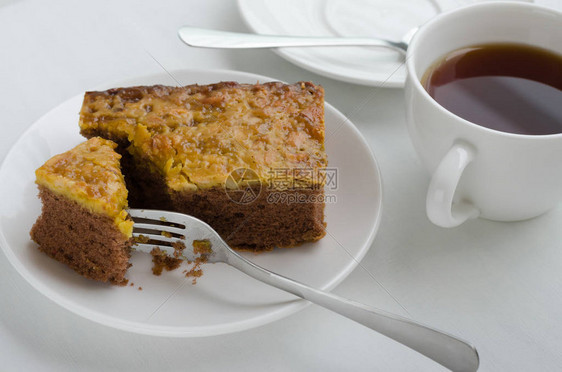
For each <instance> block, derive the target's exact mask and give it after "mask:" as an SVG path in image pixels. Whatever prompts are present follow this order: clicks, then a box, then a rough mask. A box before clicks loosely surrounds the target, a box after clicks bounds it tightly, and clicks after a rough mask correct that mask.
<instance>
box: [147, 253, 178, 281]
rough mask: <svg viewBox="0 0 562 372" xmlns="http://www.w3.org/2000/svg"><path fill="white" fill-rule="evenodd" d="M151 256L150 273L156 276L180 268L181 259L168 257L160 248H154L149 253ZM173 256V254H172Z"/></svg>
mask: <svg viewBox="0 0 562 372" xmlns="http://www.w3.org/2000/svg"><path fill="white" fill-rule="evenodd" d="M150 254H151V255H152V262H153V264H154V265H153V266H152V273H153V274H154V275H156V276H159V275H161V274H162V271H163V270H164V269H166V271H172V270H175V269H177V268H178V267H180V265H181V259H179V258H174V257H170V256H168V254H166V252H164V251H162V250H161V249H160V248H158V247H155V248H153V249H152V250H151V251H150ZM174 255H175V252H174Z"/></svg>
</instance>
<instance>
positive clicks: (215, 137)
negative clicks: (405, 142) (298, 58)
mask: <svg viewBox="0 0 562 372" xmlns="http://www.w3.org/2000/svg"><path fill="white" fill-rule="evenodd" d="M323 100H324V92H323V89H322V88H321V87H318V86H315V85H314V84H312V83H306V82H301V83H297V84H293V85H286V84H282V83H279V82H274V83H265V84H256V85H250V84H238V83H234V82H223V83H218V84H212V85H206V86H199V85H191V86H186V87H165V86H153V87H142V86H141V87H131V88H119V89H110V90H108V91H105V92H87V93H86V95H85V97H84V105H83V107H82V110H81V113H80V128H81V132H82V134H84V135H85V136H87V137H90V136H93V135H101V136H102V137H104V138H111V139H114V140H116V141H118V142H119V143H120V144H122V145H126V144H129V143H130V144H131V146H130V148H129V151H130V152H131V153H132V154H133V155H139V154H140V155H141V156H143V157H144V158H145V159H146V160H147V161H148V162H149V164H151V165H152V167H153V170H154V171H156V172H159V173H161V174H163V175H164V176H165V178H166V181H167V184H168V186H169V187H170V188H171V189H174V190H185V189H191V190H194V189H196V188H209V187H213V186H216V185H221V184H223V183H224V182H225V180H226V178H227V177H228V175H229V174H230V172H232V171H233V170H235V169H237V168H248V169H252V170H253V171H255V172H256V173H257V175H258V176H259V178H260V179H261V181H262V182H263V181H264V180H267V179H268V178H269V177H270V175H271V170H272V169H277V168H291V169H293V168H301V169H302V168H310V169H315V170H316V169H319V168H323V167H325V166H326V164H327V160H326V155H325V152H324V101H323ZM314 179H321V177H314Z"/></svg>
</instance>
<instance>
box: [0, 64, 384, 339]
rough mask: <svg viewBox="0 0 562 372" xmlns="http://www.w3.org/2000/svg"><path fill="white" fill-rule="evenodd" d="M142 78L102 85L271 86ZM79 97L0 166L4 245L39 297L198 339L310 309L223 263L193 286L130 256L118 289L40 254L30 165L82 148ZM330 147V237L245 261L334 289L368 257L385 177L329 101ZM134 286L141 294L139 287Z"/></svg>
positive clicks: (225, 77) (227, 75)
mask: <svg viewBox="0 0 562 372" xmlns="http://www.w3.org/2000/svg"><path fill="white" fill-rule="evenodd" d="M172 75H173V76H174V79H172V78H171V77H170V76H168V75H166V74H158V75H151V76H145V77H139V78H136V79H132V80H128V81H122V82H118V83H115V84H109V85H107V86H104V87H102V88H109V87H117V86H128V85H141V84H147V85H148V84H157V83H160V84H167V85H175V84H176V81H178V82H180V83H181V84H182V85H184V84H191V83H200V84H205V83H212V82H219V81H229V80H234V81H239V82H246V83H255V82H257V81H260V82H264V81H269V80H271V79H270V78H267V77H264V76H258V75H253V74H247V73H242V72H234V71H209V70H182V71H176V72H173V73H172ZM81 103H82V95H79V96H76V97H74V98H71V99H69V100H68V101H66V102H64V103H63V104H61V105H60V106H58V107H56V108H54V109H53V110H52V111H50V112H49V113H47V114H46V115H45V116H43V117H42V118H41V119H39V120H38V121H37V122H36V123H34V124H33V125H32V126H31V127H30V128H29V130H27V131H26V132H25V134H24V135H23V136H22V137H21V138H20V139H19V140H18V141H17V142H16V143H15V144H14V146H13V147H12V149H11V150H10V152H9V153H8V155H7V156H6V158H5V160H4V162H3V164H2V166H1V168H0V179H2V180H3V181H2V182H1V183H0V245H1V246H2V249H3V251H4V253H5V254H6V256H7V257H8V259H9V261H10V262H11V263H12V265H13V266H14V267H15V268H16V270H17V271H18V272H19V273H20V274H21V275H22V277H23V278H25V279H26V280H27V281H28V282H29V283H31V284H32V285H33V286H34V287H35V288H36V289H37V290H38V291H39V292H41V293H43V294H44V295H45V296H47V297H48V298H50V299H51V300H53V301H54V302H56V303H58V304H59V305H61V306H62V307H64V308H66V309H68V310H70V311H72V312H74V313H76V314H78V315H81V316H83V317H85V318H88V319H91V320H93V321H96V322H99V323H101V324H105V325H107V326H111V327H115V328H119V329H123V330H127V331H132V332H137V333H143V334H149V335H158V336H175V337H194V336H208V335H216V334H223V333H229V332H235V331H240V330H243V329H248V328H252V327H256V326H259V325H262V324H266V323H269V322H272V321H274V320H276V319H280V318H282V317H285V316H287V315H289V314H292V313H294V312H296V311H298V310H300V309H303V308H304V307H305V306H307V304H308V302H306V301H303V300H300V299H296V298H295V297H294V296H292V295H290V294H287V293H285V292H282V291H280V290H277V289H275V288H272V287H269V286H267V285H265V284H262V283H261V282H258V281H256V280H254V279H251V278H250V277H247V276H246V275H244V274H242V273H240V272H238V271H237V270H236V269H233V268H231V267H229V266H227V265H225V264H214V265H205V266H204V267H203V270H204V275H203V276H202V277H201V278H199V280H198V283H197V284H196V285H192V284H191V279H186V278H185V277H184V276H183V274H182V269H181V268H180V269H178V270H176V271H173V272H164V273H163V274H162V276H160V277H156V276H154V275H152V272H151V268H150V267H151V262H150V257H149V256H148V255H144V254H141V253H135V254H134V255H133V257H132V263H133V266H132V267H131V269H130V271H129V273H128V278H129V280H130V282H133V283H134V284H135V285H134V286H127V287H114V286H110V285H105V284H101V283H98V282H94V281H91V280H88V279H85V278H82V277H81V276H79V275H78V274H76V273H75V272H74V271H72V270H71V269H69V268H67V267H66V266H64V265H62V264H60V263H58V262H56V261H54V260H52V259H50V258H48V257H47V256H46V255H44V254H43V253H41V252H39V250H38V249H37V248H36V245H35V243H33V242H32V241H31V240H30V238H29V231H30V229H31V226H32V225H33V223H34V222H35V220H36V218H37V216H38V215H39V213H40V209H41V204H40V201H39V200H38V199H37V196H36V195H37V188H36V186H35V184H34V180H35V175H34V171H35V169H36V168H38V167H39V166H41V165H42V164H43V163H44V162H45V161H46V160H47V159H48V158H50V157H51V156H53V155H55V154H58V153H61V152H64V151H66V150H68V149H70V148H71V147H73V146H74V145H76V144H78V143H80V142H81V141H84V138H82V137H81V136H80V135H79V133H78V131H79V130H78V112H79V110H80V106H81ZM326 150H327V153H328V159H329V166H330V167H335V168H337V172H338V173H337V188H336V189H327V190H326V194H327V195H330V194H333V195H334V196H335V198H336V201H335V202H334V203H329V204H327V207H326V218H327V224H328V228H327V231H328V234H327V235H326V237H324V238H323V239H322V240H320V241H319V242H317V243H312V244H306V245H304V246H302V247H298V248H294V249H278V250H275V251H273V252H270V253H265V254H260V255H254V254H247V256H248V257H250V259H251V260H252V261H254V262H255V263H257V264H258V265H261V266H263V267H265V268H268V269H270V270H273V271H275V272H277V273H279V274H282V275H285V276H288V277H291V278H294V279H296V280H299V281H301V282H304V283H307V284H309V285H312V286H315V287H318V288H323V289H327V290H329V289H331V288H333V287H335V286H336V285H337V284H338V283H339V282H341V281H342V280H343V279H344V278H345V277H346V276H347V275H348V274H349V273H350V272H351V271H352V270H353V269H354V268H355V267H356V266H357V265H358V263H359V261H360V260H361V259H362V258H363V256H364V255H365V253H366V252H367V251H368V249H369V247H370V245H371V243H372V241H373V239H374V236H375V233H376V231H377V229H378V226H379V222H380V216H381V202H382V199H381V178H380V174H379V168H378V166H377V163H376V161H375V159H374V157H373V155H372V153H371V150H370V149H369V146H368V145H367V143H366V142H365V140H364V139H363V137H362V136H361V134H360V133H359V131H358V130H357V129H356V128H355V127H354V126H353V125H352V124H351V123H350V121H349V120H348V119H347V118H346V117H344V116H343V115H342V114H341V113H340V112H338V111H337V110H336V109H334V108H333V107H332V106H330V105H329V104H326ZM138 287H142V290H139V288H138Z"/></svg>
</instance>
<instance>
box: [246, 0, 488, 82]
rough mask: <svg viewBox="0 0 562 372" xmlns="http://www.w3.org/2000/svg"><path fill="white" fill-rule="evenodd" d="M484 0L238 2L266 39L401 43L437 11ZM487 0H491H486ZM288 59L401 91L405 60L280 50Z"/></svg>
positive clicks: (355, 50) (376, 53) (381, 53)
mask: <svg viewBox="0 0 562 372" xmlns="http://www.w3.org/2000/svg"><path fill="white" fill-rule="evenodd" d="M477 1H486V0H351V1H349V0H306V1H303V0H238V8H239V10H240V13H241V15H242V17H243V19H244V21H245V22H246V24H247V25H248V27H250V28H251V29H252V30H253V31H255V32H256V33H259V34H270V35H303V36H366V37H376V38H383V39H388V40H401V39H402V37H403V36H404V35H405V34H406V33H407V32H408V31H409V30H411V29H412V28H414V27H417V26H420V25H422V24H423V23H425V22H426V21H428V20H429V19H430V18H431V17H433V16H435V15H437V14H438V13H440V12H442V11H445V10H449V9H452V8H455V7H459V6H462V5H467V4H469V3H474V2H477ZM487 1H489V0H487ZM275 51H276V52H277V53H278V54H279V55H280V56H282V57H283V58H285V59H287V60H288V61H290V62H292V63H294V64H296V65H298V66H300V67H302V68H305V69H307V70H309V71H312V72H316V73H318V74H320V75H324V76H327V77H330V78H333V79H337V80H342V81H346V82H350V83H356V84H363V85H370V86H376V87H402V86H404V81H405V79H406V69H405V68H404V63H403V62H404V60H403V57H402V56H401V55H400V54H399V53H397V52H394V51H391V50H387V49H382V48H367V47H329V48H326V47H322V48H320V47H314V48H279V49H276V50H275Z"/></svg>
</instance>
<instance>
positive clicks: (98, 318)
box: [0, 69, 383, 338]
mask: <svg viewBox="0 0 562 372" xmlns="http://www.w3.org/2000/svg"><path fill="white" fill-rule="evenodd" d="M174 73H176V74H190V75H192V74H201V73H204V74H209V73H210V74H226V75H232V76H233V78H234V79H237V78H240V77H244V78H249V79H256V80H259V81H279V80H278V79H275V78H272V77H268V76H264V75H258V74H253V73H249V72H244V71H236V70H227V69H176V70H170V71H166V72H160V73H152V74H145V75H140V76H136V77H129V78H127V79H122V80H119V81H117V82H114V83H110V82H108V83H104V84H99V85H97V86H98V87H101V86H109V85H114V86H117V85H119V84H120V83H126V82H127V81H136V80H141V79H147V80H148V79H150V78H155V77H158V76H165V75H166V74H168V75H171V76H172V77H173V74H174ZM94 89H95V88H94ZM82 95H83V93H79V94H77V95H74V96H72V97H70V98H67V99H65V100H64V101H63V102H61V103H59V104H58V105H56V106H54V107H52V108H51V109H50V110H49V111H47V112H46V113H44V114H43V115H41V116H40V117H39V118H37V119H36V120H34V121H33V123H32V124H31V125H30V126H29V127H28V128H27V129H26V130H25V131H24V132H23V133H22V134H21V135H20V136H19V137H18V139H17V140H16V141H15V142H14V143H13V144H12V146H11V147H10V149H9V150H8V152H7V154H6V156H5V157H4V159H3V160H2V163H1V164H0V175H2V174H3V173H4V172H6V167H7V166H6V164H7V163H8V161H9V160H11V159H12V157H13V156H14V154H15V149H16V147H17V146H18V145H19V144H20V143H21V142H22V141H24V140H25V138H26V137H27V136H28V135H29V133H30V132H31V131H33V130H35V128H36V127H37V126H38V123H40V122H42V121H43V120H44V118H45V117H46V116H48V115H50V114H51V113H52V112H53V111H55V110H57V109H59V108H60V107H61V106H63V105H65V104H67V103H68V102H69V101H71V100H73V99H77V97H81V96H82ZM325 108H326V109H329V110H330V111H331V112H332V113H333V114H335V115H336V116H339V117H341V118H345V119H346V120H344V121H343V122H344V123H345V124H344V125H345V126H347V127H348V128H349V129H350V130H351V131H352V132H353V133H354V135H355V136H356V137H357V138H358V139H359V143H360V144H361V147H363V148H364V150H366V152H367V154H368V155H369V157H368V160H369V162H371V163H372V165H373V167H372V171H373V172H374V175H375V176H376V178H377V181H378V184H377V185H373V187H377V188H378V190H379V193H378V197H377V198H376V200H375V204H377V205H378V209H377V211H376V213H375V215H374V223H373V225H372V226H371V229H370V231H369V236H368V238H367V240H366V243H365V244H364V247H363V248H362V249H361V250H360V251H359V252H358V254H357V255H356V256H354V257H353V260H350V261H349V263H348V264H347V265H346V266H344V267H342V271H341V273H340V275H338V276H336V277H334V278H332V280H330V281H329V282H328V283H327V284H326V285H324V286H323V287H321V289H323V290H325V291H330V290H331V289H333V288H335V287H336V286H337V285H338V284H340V283H341V282H342V281H343V280H345V279H346V278H347V277H348V276H349V274H351V272H352V271H353V270H354V269H355V268H356V267H357V266H359V264H360V261H361V260H362V259H363V258H364V256H365V255H366V254H367V252H368V251H369V250H370V248H371V246H372V244H373V241H374V239H375V236H376V234H377V232H378V229H379V227H380V222H381V216H382V210H383V203H382V201H383V197H382V195H383V182H382V177H381V171H380V167H379V164H378V162H377V159H376V157H375V156H374V154H373V151H372V149H371V147H370V146H369V144H368V142H367V141H366V139H365V137H363V135H362V134H361V132H360V131H359V129H357V127H356V126H355V125H354V124H353V123H352V122H351V121H350V120H349V119H347V117H346V116H345V115H343V113H341V112H340V111H339V110H337V109H336V108H335V107H334V106H332V105H331V104H329V103H328V102H325ZM0 247H1V250H2V251H3V252H4V254H5V256H6V257H7V258H8V262H9V263H10V264H11V265H12V267H13V268H14V269H15V271H16V272H17V273H18V274H19V275H20V276H22V277H23V279H25V281H26V282H27V283H28V284H30V285H31V286H32V287H33V288H34V289H35V290H37V292H39V293H40V294H41V295H43V296H45V297H46V298H48V299H49V300H51V301H53V302H54V303H56V304H57V305H59V306H60V307H61V308H63V309H65V310H67V311H70V312H72V313H74V314H76V315H78V316H80V317H82V318H85V319H88V320H90V321H92V322H94V323H98V324H102V325H104V326H108V327H111V328H115V329H120V330H123V331H128V332H133V333H137V334H144V335H150V336H162V337H177V338H187V337H206V336H215V335H221V334H229V333H234V332H239V331H243V330H247V329H252V328H256V327H259V326H262V325H265V324H269V323H272V322H274V321H276V320H279V319H282V318H285V317H288V316H290V315H292V314H294V313H296V312H298V311H300V310H302V309H304V308H305V307H307V306H308V305H310V304H311V302H309V301H306V300H303V299H298V298H295V300H294V301H290V302H289V303H285V304H284V305H281V307H279V308H277V309H276V310H274V311H270V312H267V313H265V314H262V315H260V316H257V317H254V318H250V319H245V320H242V321H235V322H229V323H223V324H218V325H212V326H202V327H194V326H189V327H173V326H143V325H142V324H139V323H138V322H133V321H127V320H124V319H120V318H116V317H111V316H108V315H106V314H103V313H99V312H97V311H93V310H90V309H89V308H87V307H85V306H82V305H79V304H77V303H75V302H74V301H72V300H69V299H67V298H65V297H64V296H62V295H59V294H58V293H57V292H56V291H54V290H51V289H50V287H49V286H47V285H45V284H44V283H42V282H41V281H40V280H38V279H37V278H36V277H35V276H33V275H32V273H31V272H30V271H29V270H28V269H27V268H26V267H25V266H24V265H23V264H22V263H21V262H20V260H19V259H18V258H17V257H16V255H15V253H14V252H13V251H12V249H10V248H9V245H8V241H7V239H6V237H5V235H4V229H3V226H2V224H1V221H0Z"/></svg>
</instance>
